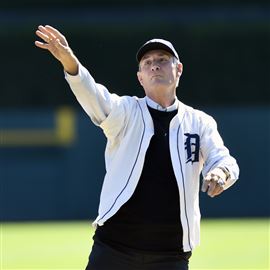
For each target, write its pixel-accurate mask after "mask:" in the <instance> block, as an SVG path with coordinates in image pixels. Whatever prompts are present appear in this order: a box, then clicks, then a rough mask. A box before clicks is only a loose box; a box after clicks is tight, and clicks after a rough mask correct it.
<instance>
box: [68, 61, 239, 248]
mask: <svg viewBox="0 0 270 270" xmlns="http://www.w3.org/2000/svg"><path fill="white" fill-rule="evenodd" d="M66 79H67V81H68V83H69V85H70V87H71V89H72V91H73V92H74V94H75V96H76V98H77V99H78V101H79V103H80V104H81V106H82V107H83V109H84V110H85V111H86V113H87V114H88V115H89V116H90V117H91V119H92V121H93V122H94V123H95V124H96V125H98V126H100V127H101V128H102V129H103V131H104V133H105V135H106V137H107V146H106V151H105V161H106V162H105V164H106V175H105V178H104V182H103V187H102V191H101V196H100V204H99V210H98V217H97V218H96V220H95V221H94V223H93V224H94V225H97V224H98V225H99V226H102V225H103V224H104V222H106V220H108V219H109V218H110V217H112V216H113V215H114V214H115V213H116V212H117V211H118V209H119V208H120V207H121V206H122V205H123V204H124V203H125V202H127V200H128V199H129V198H130V197H131V196H132V194H133V192H134V190H135V188H136V185H137V183H138V181H139V178H140V175H141V172H142V169H143V164H144V159H145V154H146V151H147V148H148V146H149V143H150V140H151V137H152V135H153V134H154V126H153V121H152V118H151V115H150V113H149V111H148V108H147V104H146V98H137V97H129V96H123V97H119V96H117V95H115V94H111V93H109V92H108V90H107V89H106V88H105V87H104V86H103V85H100V84H97V83H95V81H94V79H93V78H92V77H91V75H90V74H89V72H88V71H87V70H86V69H85V68H84V67H83V66H80V67H79V74H78V75H76V76H71V75H68V74H66ZM177 102H178V113H177V115H176V116H175V117H174V118H173V119H172V121H171V123H170V133H169V136H170V137H169V142H170V153H171V160H172V165H173V169H174V173H175V176H176V180H177V184H178V188H179V197H180V213H181V214H180V215H181V217H180V218H181V223H182V226H183V248H184V251H190V250H192V249H193V248H194V247H195V246H196V245H198V244H199V238H200V209H199V196H198V195H199V186H200V173H201V172H202V174H203V176H205V175H206V174H207V173H208V172H209V171H210V170H212V169H214V168H215V167H226V168H227V169H228V170H229V172H230V178H229V179H228V185H227V188H228V187H229V186H231V185H232V184H233V183H234V182H235V181H236V179H237V178H238V174H239V168H238V166H237V163H236V161H235V159H234V158H233V157H231V156H230V154H229V151H228V149H227V148H226V147H225V146H224V144H223V141H222V139H221V137H220V135H219V133H218V131H217V125H216V122H215V121H214V119H213V118H212V117H211V116H209V115H207V114H205V113H203V112H201V111H199V110H195V109H193V108H191V107H189V106H186V105H185V104H183V103H181V102H180V101H178V100H177ZM154 188H155V187H153V189H154ZM149 200H151V197H149ZM146 203H147V202H146Z"/></svg>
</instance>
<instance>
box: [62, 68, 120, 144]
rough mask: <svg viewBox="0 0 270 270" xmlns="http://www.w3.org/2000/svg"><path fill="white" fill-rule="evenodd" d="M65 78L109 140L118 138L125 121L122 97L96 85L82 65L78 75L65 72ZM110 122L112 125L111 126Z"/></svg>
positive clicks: (83, 106) (85, 109)
mask: <svg viewBox="0 0 270 270" xmlns="http://www.w3.org/2000/svg"><path fill="white" fill-rule="evenodd" d="M65 78H66V80H67V82H68V84H69V86H70V88H71V90H72V92H73V93H74V95H75V97H76V98H77V100H78V102H79V103H80V105H81V106H82V108H83V109H84V111H85V112H86V113H87V114H88V115H89V116H90V118H91V120H92V121H93V123H94V124H95V125H97V126H100V127H101V128H102V129H103V131H104V133H105V135H106V136H107V137H108V138H109V139H111V138H112V137H116V136H117V134H118V133H119V132H120V131H121V128H122V126H123V124H124V123H123V122H124V120H125V114H124V113H123V110H124V109H123V104H122V102H121V101H122V99H121V97H119V96H118V95H116V94H111V93H110V92H109V91H108V90H107V88H106V87H105V86H103V85H101V84H98V83H96V82H95V80H94V78H93V77H92V76H91V75H90V73H89V72H88V70H87V69H86V68H85V67H83V66H82V65H81V64H80V65H79V72H78V74H77V75H75V76H72V75H70V74H68V73H66V72H65ZM110 122H111V123H112V124H111V125H109V123H110ZM103 123H104V124H103ZM105 123H106V125H105ZM105 127H106V128H105Z"/></svg>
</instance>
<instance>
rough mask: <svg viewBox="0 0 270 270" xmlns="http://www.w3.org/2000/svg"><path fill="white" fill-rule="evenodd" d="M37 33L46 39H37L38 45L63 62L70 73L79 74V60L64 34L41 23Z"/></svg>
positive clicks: (36, 43)
mask: <svg viewBox="0 0 270 270" xmlns="http://www.w3.org/2000/svg"><path fill="white" fill-rule="evenodd" d="M36 34H37V36H38V37H40V38H41V39H42V40H43V41H44V42H40V41H35V45H36V46H37V47H39V48H41V49H45V50H48V51H49V52H50V53H51V54H52V55H53V56H54V57H55V58H56V59H57V60H59V61H60V62H61V64H62V65H63V68H64V70H65V71H66V72H67V73H69V74H70V75H76V74H78V66H79V61H78V59H77V58H76V56H75V55H74V53H73V52H72V50H71V48H70V47H69V45H68V42H67V40H66V38H65V36H64V35H63V34H61V33H60V32H59V31H58V30H57V29H55V28H53V27H52V26H49V25H46V26H42V25H40V26H39V27H38V30H37V31H36Z"/></svg>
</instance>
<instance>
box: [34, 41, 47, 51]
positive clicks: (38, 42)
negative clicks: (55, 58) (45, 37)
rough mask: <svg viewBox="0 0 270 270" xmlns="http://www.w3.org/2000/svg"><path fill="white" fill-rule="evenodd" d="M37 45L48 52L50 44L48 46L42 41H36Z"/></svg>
mask: <svg viewBox="0 0 270 270" xmlns="http://www.w3.org/2000/svg"><path fill="white" fill-rule="evenodd" d="M35 45H36V46H37V47H39V48H42V49H46V50H48V44H46V43H43V42H40V41H35Z"/></svg>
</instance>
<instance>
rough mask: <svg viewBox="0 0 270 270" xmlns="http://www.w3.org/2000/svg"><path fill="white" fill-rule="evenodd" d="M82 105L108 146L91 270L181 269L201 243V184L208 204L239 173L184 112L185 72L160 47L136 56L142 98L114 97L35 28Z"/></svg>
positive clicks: (50, 34)
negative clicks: (182, 80)
mask: <svg viewBox="0 0 270 270" xmlns="http://www.w3.org/2000/svg"><path fill="white" fill-rule="evenodd" d="M36 34H37V35H38V36H39V37H40V38H41V39H42V40H43V41H44V42H40V41H36V43H35V44H36V45H37V46H38V47H40V48H42V49H46V50H49V51H50V52H51V53H52V55H53V56H54V57H55V58H56V59H58V60H59V61H60V62H61V63H62V65H63V68H64V71H65V76H66V79H67V81H68V83H69V85H70V87H71V89H72V91H73V92H74V94H75V96H76V98H77V99H78V101H79V103H80V104H81V106H82V107H83V109H84V110H85V111H86V113H87V114H88V115H89V116H90V117H91V119H92V121H93V122H94V123H95V124H96V125H98V126H100V127H101V128H102V129H103V131H104V133H105V135H106V137H107V146H106V152H105V159H106V175H105V178H104V182H103V187H102V191H101V196H100V205H99V214H98V217H97V218H96V220H95V221H94V223H93V224H94V226H95V227H96V231H95V235H94V237H93V239H94V244H93V248H92V251H91V254H90V257H89V263H88V266H87V269H88V270H110V269H111V270H114V269H117V270H122V269H125V270H140V269H141V270H146V269H147V270H151V269H152V270H161V269H163V270H184V269H188V261H189V258H190V256H191V251H192V250H193V249H194V247H195V246H197V245H198V244H199V230H200V229H199V223H200V211H199V198H198V193H199V185H200V181H199V177H200V173H201V172H202V174H203V177H204V181H203V184H202V191H204V192H207V193H208V195H209V196H211V197H214V196H217V195H219V194H220V193H222V192H223V191H224V190H225V189H227V188H228V187H230V186H231V185H232V184H233V183H234V182H235V181H236V179H237V178H238V174H239V169H238V166H237V163H236V161H235V159H234V158H233V157H231V156H230V154H229V151H228V149H227V148H226V147H225V146H224V144H223V141H222V139H221V137H220V135H219V133H218V131H217V126H216V123H215V121H214V120H213V118H212V117H210V116H208V115H207V114H205V113H203V112H201V111H198V110H195V109H193V108H191V107H189V106H186V105H185V104H183V103H181V102H180V101H179V100H178V99H177V97H176V88H177V86H178V83H179V79H180V76H181V74H182V71H183V65H182V63H181V62H180V59H179V56H178V54H177V52H176V50H175V49H174V47H173V45H172V44H171V43H170V42H168V41H166V40H162V39H153V40H150V41H148V42H147V43H145V44H144V45H143V46H142V47H141V48H140V49H139V51H138V52H137V55H136V57H137V61H138V64H139V71H138V73H137V76H138V80H139V82H140V84H141V85H142V87H143V89H144V91H145V94H146V97H144V98H137V97H129V96H123V97H119V96H118V95H116V94H111V93H110V92H109V91H108V90H107V89H106V88H105V87H104V86H103V85H101V84H97V83H96V82H95V81H94V79H93V78H92V77H91V75H90V74H89V72H88V71H87V70H86V69H85V68H84V67H83V66H82V65H81V64H80V62H79V61H78V59H77V58H76V57H75V55H74V54H73V52H72V50H71V49H70V48H69V46H68V43H67V41H66V39H65V37H64V36H63V35H62V34H61V33H60V32H59V31H58V30H56V29H54V28H53V27H51V26H45V27H44V26H39V27H38V30H37V32H36Z"/></svg>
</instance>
